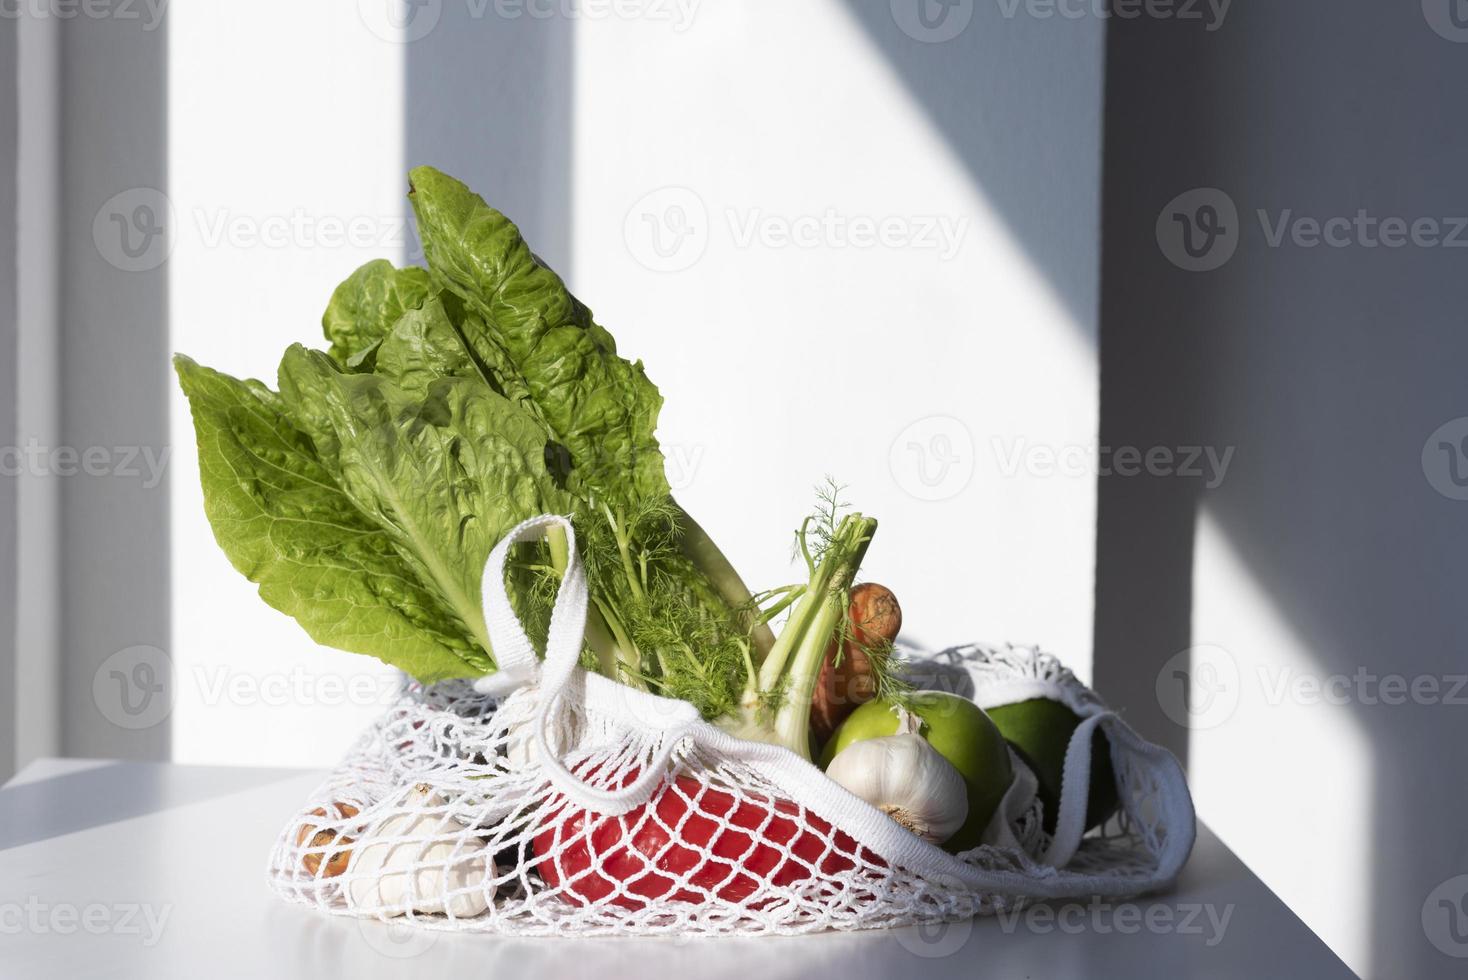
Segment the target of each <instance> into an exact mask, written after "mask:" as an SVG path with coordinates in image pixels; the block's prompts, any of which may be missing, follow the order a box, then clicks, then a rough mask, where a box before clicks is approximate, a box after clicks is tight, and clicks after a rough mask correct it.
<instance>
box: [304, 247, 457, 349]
mask: <svg viewBox="0 0 1468 980" xmlns="http://www.w3.org/2000/svg"><path fill="white" fill-rule="evenodd" d="M433 293H434V289H433V287H432V285H431V283H430V280H429V278H428V272H427V271H426V270H424V269H414V268H407V269H396V268H394V267H393V264H392V263H391V262H389V261H387V260H386V259H374V260H373V261H371V262H368V263H367V264H366V265H364V266H362V267H361V268H360V269H358V270H357V271H356V272H353V273H352V274H351V275H350V276H348V277H347V279H346V281H345V282H343V283H342V284H341V285H340V286H338V287H336V291H335V292H333V293H332V294H331V302H329V303H327V304H326V312H325V313H324V314H322V316H321V330H322V332H323V333H325V334H326V339H327V340H329V341H330V342H331V351H330V353H331V356H332V358H333V359H335V360H336V362H337V363H338V364H341V365H342V366H343V367H351V368H356V367H359V366H360V365H361V364H363V363H364V362H366V361H368V360H369V358H370V357H371V355H372V352H373V351H374V350H375V348H376V346H377V344H378V343H380V342H381V341H382V338H383V337H385V336H386V335H387V332H388V331H389V330H391V329H392V326H393V324H394V323H396V322H397V321H398V318H399V317H401V316H402V315H403V314H404V313H406V312H407V311H409V310H413V309H417V308H418V307H420V306H422V305H423V304H424V303H425V302H427V301H428V299H429V298H430V297H431V296H432V295H433Z"/></svg>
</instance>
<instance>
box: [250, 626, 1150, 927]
mask: <svg viewBox="0 0 1468 980" xmlns="http://www.w3.org/2000/svg"><path fill="white" fill-rule="evenodd" d="M1009 649H1010V650H1011V651H1013V652H1014V654H1015V656H1016V657H1018V658H1020V659H1026V657H1027V658H1028V659H1027V662H1026V664H1023V665H1022V664H1019V663H1013V664H1010V663H1000V662H993V661H991V659H990V658H989V657H987V655H986V654H985V653H984V652H983V651H988V650H989V648H962V649H960V650H955V651H950V652H947V653H945V654H944V655H942V658H946V660H947V661H948V662H950V663H952V664H953V665H955V666H958V665H960V664H961V665H963V667H964V669H966V670H969V671H970V672H971V673H972V674H973V676H974V679H975V680H976V681H981V680H982V676H983V674H984V672H985V671H987V670H989V669H991V668H992V669H1001V670H1007V671H1013V670H1015V669H1020V670H1028V669H1033V663H1034V654H1033V652H1031V651H1022V652H1021V651H1019V650H1018V649H1017V648H1009ZM976 650H977V651H981V652H979V653H978V654H976V653H975V651H976ZM989 652H993V651H989ZM975 664H978V665H979V666H978V668H977V670H976V669H975ZM1061 669H1063V668H1061ZM1067 673H1068V672H1067ZM1077 686H1079V685H1077ZM1081 690H1082V691H1084V688H1081ZM1087 693H1089V692H1087ZM534 707H535V691H534V689H533V688H531V689H524V690H521V691H518V692H516V693H515V694H513V695H511V696H510V697H508V698H507V699H506V700H505V701H503V702H502V703H497V702H495V701H494V700H492V699H491V698H489V697H486V696H484V695H480V694H476V693H475V692H474V691H473V690H472V688H471V687H470V686H469V685H468V684H467V683H463V682H447V683H443V684H438V685H435V686H433V687H429V688H421V687H418V686H409V687H408V688H407V689H406V690H405V691H404V693H403V695H402V697H401V698H400V699H399V701H398V702H397V703H396V704H395V705H394V706H393V707H392V708H391V709H390V710H389V711H388V713H387V715H386V716H385V717H384V718H382V719H381V720H380V721H379V722H378V723H376V724H375V725H373V726H372V728H371V729H370V730H369V731H368V732H367V733H366V734H365V735H364V736H363V737H362V739H361V740H360V741H359V742H358V744H357V745H356V746H355V747H354V749H353V750H352V752H351V753H350V754H349V756H348V758H347V760H346V761H345V762H344V763H343V764H342V765H341V766H340V767H338V768H337V769H336V770H335V771H334V772H333V773H332V774H331V776H330V777H329V778H328V779H327V780H326V781H325V782H324V783H323V784H322V785H321V786H320V787H319V788H318V789H317V790H316V792H314V793H313V794H312V796H311V799H310V801H309V802H308V803H307V804H306V806H305V807H303V809H302V812H301V813H300V814H299V815H298V816H297V817H295V818H294V819H292V820H291V822H290V823H289V824H288V825H287V826H286V828H285V830H284V831H283V833H282V834H281V837H280V839H279V841H278V842H277V844H276V847H275V849H274V851H273V852H272V854H271V857H270V863H269V878H270V882H271V885H272V887H273V888H274V889H275V890H276V891H277V892H278V893H279V894H281V895H282V896H283V897H285V898H287V899H289V900H291V901H295V902H301V903H306V904H309V905H314V906H316V907H318V908H320V909H323V910H326V911H330V912H334V913H338V914H346V915H356V916H368V917H377V918H386V917H389V916H403V917H405V918H406V919H408V920H410V921H413V922H415V923H416V924H419V925H421V926H423V927H427V928H439V929H453V930H462V931H484V932H495V933H504V934H521V935H546V934H562V935H573V934H574V935H598V934H618V933H619V934H637V935H648V934H658V933H673V934H680V935H691V934H706V935H713V934H734V933H738V934H758V933H800V932H811V931H818V930H824V929H833V928H834V929H866V928H879V927H885V926H895V925H903V924H911V923H920V922H934V921H951V920H956V919H962V918H968V917H970V916H972V915H975V914H990V913H994V912H999V911H1005V910H1008V909H1011V908H1014V907H1017V906H1018V905H1020V904H1022V902H1023V901H1024V899H1023V898H1022V897H1021V896H1017V895H1002V894H993V893H986V892H983V891H976V890H975V889H973V888H972V887H971V886H969V885H965V884H963V883H962V882H960V881H958V880H956V879H955V880H952V881H945V880H934V879H933V877H932V876H927V877H925V876H923V875H920V874H916V873H913V872H911V871H909V870H906V869H904V868H902V867H897V866H894V865H892V864H890V863H889V862H887V861H884V860H883V859H882V858H881V857H879V856H878V855H877V854H874V853H872V852H871V851H870V850H868V849H867V848H865V847H862V846H859V845H858V844H857V843H856V841H855V840H853V839H852V838H851V837H849V836H848V835H846V834H844V833H841V832H839V831H836V830H834V829H833V828H832V826H831V824H830V822H828V820H826V819H824V818H823V817H822V816H821V815H820V814H817V813H814V812H811V811H810V810H808V809H806V808H805V807H804V806H802V805H801V803H800V802H799V801H798V800H790V799H782V798H780V796H779V794H778V793H777V792H776V791H775V790H774V788H773V787H772V786H771V785H770V784H769V783H768V782H767V781H766V780H765V779H764V778H763V777H761V776H760V775H759V774H757V773H756V772H754V771H752V770H751V769H749V768H747V767H745V766H744V765H742V764H739V763H736V762H731V761H730V760H728V759H723V758H717V757H712V756H711V755H710V754H709V753H708V752H707V750H704V749H700V748H698V747H697V746H696V745H695V744H694V743H693V742H692V741H688V742H686V743H682V744H680V745H679V747H678V748H677V749H676V750H675V751H674V753H673V756H672V761H671V763H670V764H669V771H668V772H667V775H666V778H665V779H664V780H663V781H662V783H661V784H660V785H659V788H658V789H657V790H656V791H655V792H654V795H653V797H652V799H651V800H649V801H648V802H647V803H646V804H643V805H641V806H639V807H636V808H634V809H632V810H631V811H629V812H627V813H625V814H623V815H621V816H612V817H608V816H601V815H598V814H595V813H590V812H588V811H586V810H584V809H581V808H579V807H578V806H576V805H573V804H569V803H568V802H567V801H566V800H565V798H564V797H561V796H560V795H558V793H557V792H556V791H555V789H554V788H553V786H552V784H551V782H550V781H549V780H548V779H547V778H546V777H545V776H544V775H543V773H542V771H541V769H540V767H539V766H538V765H537V764H536V763H535V761H534V756H535V753H536V751H538V750H535V749H534V748H533V747H532V746H531V745H530V744H529V740H528V738H527V736H526V734H525V732H526V729H527V727H528V726H527V725H526V722H527V720H528V719H529V717H530V714H531V713H532V712H533V710H534ZM567 717H568V719H569V720H568V721H566V722H565V723H563V724H562V725H561V726H560V728H559V729H558V730H557V732H555V733H554V735H555V737H554V738H552V742H553V743H554V744H555V746H556V747H555V749H554V751H556V752H557V754H559V755H560V756H561V757H562V759H563V760H564V761H565V762H566V764H567V765H568V767H569V768H570V769H571V770H572V771H573V772H575V773H576V774H577V776H579V777H580V778H581V779H582V780H583V781H584V782H585V783H586V784H588V785H590V786H594V787H599V788H602V789H620V788H622V787H624V786H626V785H627V784H629V783H630V782H632V781H633V780H634V779H636V778H637V777H638V776H639V775H640V774H641V773H642V771H643V770H644V769H645V767H646V765H647V761H648V760H649V759H650V758H652V757H653V756H654V755H655V752H656V750H657V748H658V745H659V735H658V733H657V731H656V729H655V728H651V727H649V728H648V729H646V730H643V729H639V728H638V727H636V726H635V725H629V724H627V723H626V722H625V721H617V720H615V719H613V718H612V717H610V716H605V717H604V716H599V715H598V714H597V713H596V712H594V711H592V710H589V709H587V708H586V707H585V706H584V705H574V704H573V705H572V706H571V707H570V711H569V714H568V716H567ZM1123 727H1124V726H1123ZM1110 731H1111V730H1110V729H1108V734H1110ZM1114 755H1115V756H1116V758H1117V761H1118V763H1119V765H1118V768H1117V771H1118V774H1119V777H1120V778H1119V782H1120V783H1121V786H1120V789H1121V793H1122V797H1123V800H1124V804H1125V805H1124V809H1125V814H1124V816H1123V817H1122V818H1120V819H1119V820H1117V821H1113V823H1112V825H1111V826H1109V827H1108V828H1107V829H1106V832H1105V833H1104V834H1103V835H1098V836H1095V837H1093V838H1089V839H1088V840H1087V842H1086V844H1085V846H1084V847H1083V848H1082V851H1081V853H1080V854H1079V855H1078V856H1077V858H1076V861H1075V862H1074V863H1073V864H1072V866H1071V868H1070V869H1068V870H1064V871H1061V870H1057V869H1054V868H1048V867H1044V866H1041V865H1039V864H1038V863H1036V861H1035V860H1034V859H1033V858H1032V855H1034V854H1039V853H1042V852H1043V849H1044V845H1045V844H1046V841H1045V840H1044V839H1043V831H1041V830H1040V829H1039V826H1040V819H1039V817H1040V814H1039V811H1038V803H1037V802H1033V803H1031V804H1030V805H1029V806H1028V808H1027V809H1026V810H1025V812H1024V813H1023V815H1022V816H1021V817H1019V818H1018V819H1017V820H1016V821H1015V824H1014V826H1013V828H1012V829H1013V831H1014V834H1015V837H1016V838H1017V839H1018V840H1019V841H1020V843H1021V847H1022V850H1015V849H1004V848H998V847H980V848H978V849H976V850H974V851H971V852H968V853H967V854H965V855H963V861H964V862H965V863H966V864H967V865H969V866H970V867H972V868H975V869H981V870H985V871H995V872H1006V873H1010V874H1013V873H1016V872H1018V873H1020V874H1023V875H1026V876H1028V877H1032V878H1034V879H1036V880H1038V879H1047V880H1049V881H1050V882H1051V883H1052V884H1053V883H1054V882H1055V880H1056V879H1057V877H1058V878H1061V879H1063V878H1065V877H1066V876H1069V875H1072V874H1073V873H1074V872H1075V871H1082V872H1084V873H1085V874H1089V875H1095V874H1106V875H1122V876H1126V875H1130V874H1133V873H1136V874H1138V875H1142V876H1145V874H1146V872H1148V871H1150V870H1155V864H1156V862H1155V860H1151V856H1152V854H1154V853H1155V852H1156V847H1154V846H1153V845H1155V844H1156V843H1157V842H1158V841H1159V840H1160V839H1161V836H1160V835H1163V834H1165V833H1166V828H1165V827H1163V826H1160V825H1158V823H1157V822H1156V820H1155V818H1151V819H1150V822H1149V816H1148V814H1149V812H1150V811H1149V808H1148V800H1149V793H1152V792H1155V787H1150V788H1149V786H1148V784H1147V779H1146V773H1139V772H1136V771H1134V770H1133V768H1130V767H1128V766H1127V765H1126V764H1125V759H1126V752H1125V749H1124V748H1123V749H1122V750H1118V751H1116V752H1114ZM1086 893H1089V889H1086V888H1081V887H1079V886H1078V890H1077V892H1076V894H1086Z"/></svg>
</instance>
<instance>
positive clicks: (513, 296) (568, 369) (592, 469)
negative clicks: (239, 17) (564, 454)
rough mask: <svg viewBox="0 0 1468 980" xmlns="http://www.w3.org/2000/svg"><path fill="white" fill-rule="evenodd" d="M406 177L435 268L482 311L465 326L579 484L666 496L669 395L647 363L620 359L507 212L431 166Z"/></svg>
mask: <svg viewBox="0 0 1468 980" xmlns="http://www.w3.org/2000/svg"><path fill="white" fill-rule="evenodd" d="M409 180H410V182H411V184H412V188H413V189H412V192H411V193H410V194H409V199H410V200H411V201H412V202H413V211H414V213H415V214H416V215H417V217H418V235H419V237H420V238H421V239H422V241H423V253H424V255H425V256H426V257H427V259H428V266H429V274H430V275H431V276H432V278H433V281H434V283H435V284H437V285H439V286H440V287H441V288H443V289H445V290H447V291H449V292H451V293H453V294H454V295H456V296H457V297H459V298H460V299H461V300H463V303H464V306H465V309H466V310H467V311H469V312H470V313H472V314H474V316H471V317H468V318H466V319H465V321H464V327H463V333H464V339H465V340H466V342H467V343H468V344H469V346H470V347H471V348H472V350H473V352H474V353H475V355H477V357H478V358H479V359H480V360H481V361H482V362H483V363H484V364H485V365H487V366H488V368H489V370H490V371H491V372H492V373H493V375H494V377H495V379H496V380H497V381H498V382H499V384H500V386H501V387H502V389H503V390H504V391H506V392H508V393H511V395H512V397H513V396H515V395H516V394H520V395H521V397H523V398H524V399H525V400H526V401H527V402H528V403H529V405H531V406H532V407H533V410H534V411H535V412H536V414H537V415H538V416H539V417H540V418H541V419H542V420H543V421H544V422H545V424H546V426H547V428H548V429H549V430H550V431H551V432H552V433H553V434H554V436H555V438H556V439H557V440H558V441H559V442H560V443H561V445H563V446H565V448H566V450H567V451H568V452H569V454H570V472H569V482H570V488H571V489H572V490H573V491H574V492H577V493H578V495H580V496H583V497H596V498H598V499H601V500H603V501H606V502H610V503H613V504H614V505H616V504H621V505H631V504H633V503H635V501H637V500H640V499H643V498H646V497H665V496H667V495H668V492H669V491H668V481H667V477H666V476H665V474H664V470H663V454H662V451H661V450H660V449H659V448H658V443H657V439H656V437H655V435H654V431H655V430H656V429H657V422H658V411H659V409H660V408H661V407H662V403H663V399H662V396H661V395H660V394H658V390H657V387H656V386H654V385H653V383H652V382H651V381H649V380H648V378H647V374H646V372H645V371H644V370H643V368H642V363H641V362H640V361H639V362H637V363H632V362H629V361H626V360H624V359H622V358H620V357H618V356H617V353H616V345H615V343H614V342H613V341H612V338H611V335H610V334H608V333H607V332H606V331H605V330H603V329H602V328H601V327H599V326H597V325H596V324H595V322H593V320H592V317H591V311H590V310H588V309H587V308H586V306H585V305H583V304H582V303H581V302H580V301H579V300H577V299H576V297H574V296H572V295H571V293H570V291H569V290H567V289H566V285H565V283H563V282H562V281H561V277H560V276H558V275H556V274H555V273H554V272H552V271H551V270H550V269H549V268H547V267H546V266H545V265H544V264H543V263H542V262H541V261H540V259H538V258H537V257H536V256H535V255H534V253H532V252H531V251H530V247H529V246H528V245H526V244H525V240H524V239H523V238H521V237H520V232H519V230H518V229H517V228H516V227H515V226H514V224H512V223H511V222H510V220H509V219H508V218H506V217H505V216H504V215H503V214H500V213H499V212H498V211H496V210H495V209H494V208H491V207H490V206H489V205H487V204H485V203H484V201H483V199H481V198H480V197H479V196H478V195H477V194H475V193H474V192H473V191H471V190H469V188H468V187H466V186H464V185H463V184H462V183H460V182H459V181H457V180H455V179H453V178H452V177H449V176H446V175H444V174H441V173H439V172H438V171H436V170H434V169H433V168H432V167H418V168H416V169H415V170H413V171H412V173H411V174H410V175H409Z"/></svg>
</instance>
